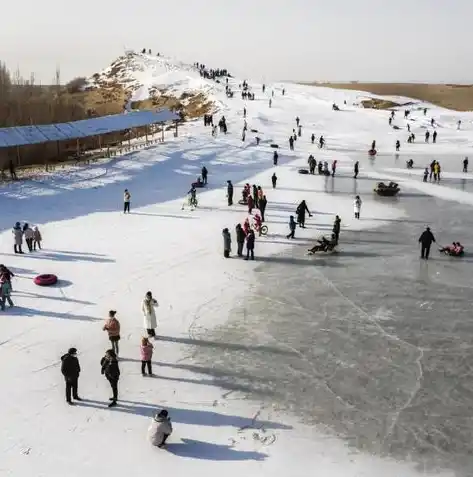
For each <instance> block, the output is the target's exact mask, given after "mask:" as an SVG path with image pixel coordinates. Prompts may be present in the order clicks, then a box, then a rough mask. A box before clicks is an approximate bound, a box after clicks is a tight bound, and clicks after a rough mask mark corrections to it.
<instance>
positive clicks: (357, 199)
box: [353, 195, 362, 220]
mask: <svg viewBox="0 0 473 477" xmlns="http://www.w3.org/2000/svg"><path fill="white" fill-rule="evenodd" d="M361 204H362V201H361V198H360V196H359V195H357V196H356V197H355V200H354V201H353V210H354V212H355V219H358V220H359V219H360V212H361Z"/></svg>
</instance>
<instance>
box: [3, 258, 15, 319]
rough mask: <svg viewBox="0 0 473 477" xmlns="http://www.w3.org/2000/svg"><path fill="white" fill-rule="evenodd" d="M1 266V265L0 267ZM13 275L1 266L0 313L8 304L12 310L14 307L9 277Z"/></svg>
mask: <svg viewBox="0 0 473 477" xmlns="http://www.w3.org/2000/svg"><path fill="white" fill-rule="evenodd" d="M2 266H3V265H2ZM12 276H13V274H12V273H11V272H10V271H9V270H8V269H7V268H6V267H5V266H3V269H1V271H0V308H1V310H2V311H5V305H6V303H7V302H8V306H9V307H10V308H12V307H13V306H15V304H14V303H13V300H12V299H11V291H12V287H11V277H12Z"/></svg>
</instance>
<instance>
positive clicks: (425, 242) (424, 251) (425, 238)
mask: <svg viewBox="0 0 473 477" xmlns="http://www.w3.org/2000/svg"><path fill="white" fill-rule="evenodd" d="M433 242H435V237H434V234H433V233H432V231H431V230H430V227H427V228H426V229H425V230H424V232H422V235H421V236H420V237H419V243H420V245H421V255H420V256H421V258H423V259H425V260H428V259H429V254H430V247H431V245H432V243H433Z"/></svg>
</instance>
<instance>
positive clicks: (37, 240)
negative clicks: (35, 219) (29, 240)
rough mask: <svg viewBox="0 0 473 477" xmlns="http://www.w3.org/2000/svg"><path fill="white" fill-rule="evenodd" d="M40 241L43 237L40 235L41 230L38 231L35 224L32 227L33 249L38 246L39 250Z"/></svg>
mask: <svg viewBox="0 0 473 477" xmlns="http://www.w3.org/2000/svg"><path fill="white" fill-rule="evenodd" d="M42 241H43V237H42V236H41V232H40V231H39V228H38V226H37V225H36V226H35V227H34V228H33V250H36V247H38V248H39V249H40V250H41V242H42Z"/></svg>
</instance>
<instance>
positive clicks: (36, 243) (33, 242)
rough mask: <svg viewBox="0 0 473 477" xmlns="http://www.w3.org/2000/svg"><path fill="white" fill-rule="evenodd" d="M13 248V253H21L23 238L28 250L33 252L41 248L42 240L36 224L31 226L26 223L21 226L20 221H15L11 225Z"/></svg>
mask: <svg viewBox="0 0 473 477" xmlns="http://www.w3.org/2000/svg"><path fill="white" fill-rule="evenodd" d="M12 233H13V250H14V252H15V253H19V254H23V253H24V252H23V238H24V239H25V242H26V245H27V247H28V250H29V251H30V252H34V251H36V250H37V249H41V242H42V240H43V238H42V236H41V232H40V231H39V228H38V226H35V227H33V228H31V227H30V225H29V224H28V223H25V224H23V226H21V223H20V222H17V223H16V224H15V225H14V226H13V230H12Z"/></svg>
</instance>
